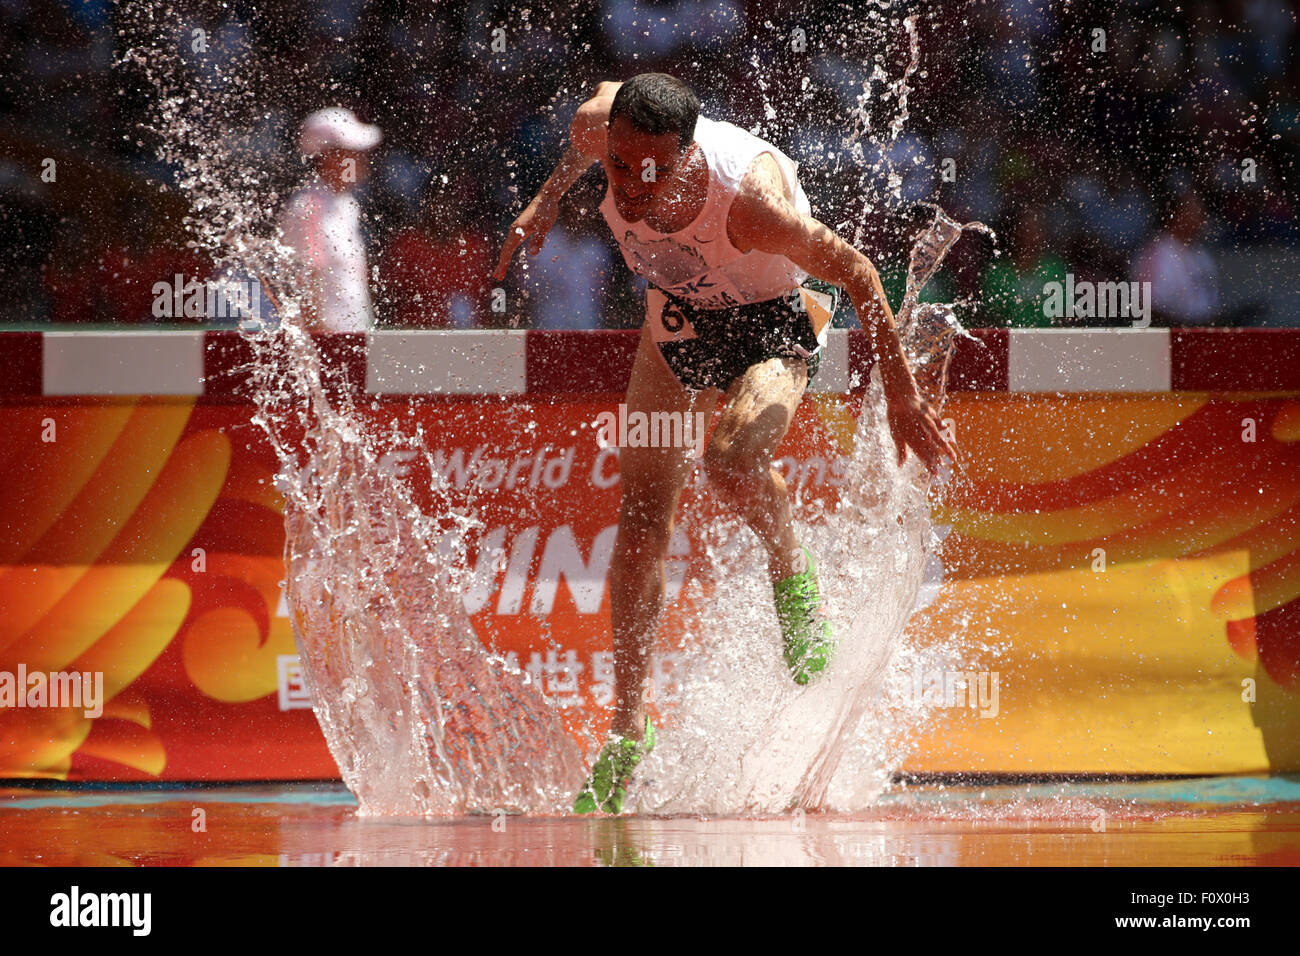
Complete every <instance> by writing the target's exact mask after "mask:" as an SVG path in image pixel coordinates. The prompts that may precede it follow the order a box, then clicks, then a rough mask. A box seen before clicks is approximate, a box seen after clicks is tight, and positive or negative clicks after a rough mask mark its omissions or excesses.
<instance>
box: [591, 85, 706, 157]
mask: <svg viewBox="0 0 1300 956" xmlns="http://www.w3.org/2000/svg"><path fill="white" fill-rule="evenodd" d="M620 116H626V117H627V119H628V122H629V123H631V124H632V125H633V127H635V128H636V129H638V130H640V131H641V132H642V133H648V134H649V135H651V136H660V135H662V134H663V133H676V134H677V148H678V149H685V148H686V147H687V146H690V145H691V140H693V139H694V138H695V121H696V120H697V119H699V116H700V98H699V97H698V96H696V95H695V92H694V91H693V90H692V89H691V88H690V87H689V86H687V85H686V84H685V83H683V82H682V81H681V80H679V79H677V77H675V76H669V75H668V74H667V73H638V74H637V75H636V76H634V77H632V79H630V80H628V81H627V82H626V83H624V84H623V85H622V86H620V87H619V88H618V92H617V93H615V94H614V102H613V104H611V105H610V108H609V125H610V126H613V125H614V120H615V119H617V118H618V117H620Z"/></svg>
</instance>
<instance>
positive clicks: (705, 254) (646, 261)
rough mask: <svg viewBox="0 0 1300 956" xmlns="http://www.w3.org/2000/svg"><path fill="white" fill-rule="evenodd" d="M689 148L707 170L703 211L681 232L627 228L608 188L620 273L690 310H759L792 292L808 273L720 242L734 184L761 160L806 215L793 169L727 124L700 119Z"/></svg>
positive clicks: (606, 211)
mask: <svg viewBox="0 0 1300 956" xmlns="http://www.w3.org/2000/svg"><path fill="white" fill-rule="evenodd" d="M695 141H696V142H697V143H699V144H700V150H701V151H702V152H703V153H704V158H705V160H706V161H707V162H708V165H709V195H708V199H707V200H706V201H705V203H704V208H703V210H701V211H700V214H699V215H698V216H696V218H695V221H694V222H692V223H691V224H690V225H689V226H687V227H686V228H685V229H681V230H679V231H677V232H674V233H662V232H658V231H656V230H654V229H652V228H650V227H649V226H648V225H646V223H645V220H644V219H643V220H641V221H640V222H628V221H627V220H626V219H624V218H623V217H622V216H620V215H619V214H618V210H617V209H616V208H615V206H614V196H613V193H612V192H611V191H610V189H609V188H608V187H606V189H605V198H604V200H603V201H602V202H601V204H600V211H601V213H602V214H603V215H604V216H605V221H606V222H608V223H609V228H610V230H611V231H612V232H613V233H614V238H615V239H617V240H618V244H619V247H620V248H621V249H622V250H623V258H624V260H626V262H627V266H628V268H629V269H631V270H632V271H633V272H635V273H636V274H637V275H640V276H644V277H645V278H646V279H648V280H649V281H650V282H652V283H653V284H654V285H656V286H658V287H659V288H660V289H663V290H664V291H665V292H668V293H670V294H672V295H675V296H677V297H678V298H680V299H685V300H686V301H687V302H689V303H690V304H691V305H694V306H697V307H699V308H704V309H725V308H728V307H729V306H733V305H748V304H749V303H751V302H765V301H767V300H768V299H775V298H778V297H780V296H783V295H785V294H787V293H789V292H791V291H792V290H793V289H794V288H795V287H796V286H798V285H799V283H801V282H802V281H803V280H804V279H806V278H807V277H808V273H807V272H805V271H804V270H803V269H800V268H799V267H798V266H797V265H795V264H794V263H793V262H791V261H790V260H789V259H787V258H786V257H785V256H778V255H773V254H771V253H768V252H759V251H758V250H756V249H755V250H751V251H750V252H741V251H740V250H739V249H737V248H736V247H735V246H733V245H732V244H731V240H730V239H729V238H728V237H727V215H728V213H730V211H731V202H732V200H733V199H735V198H736V193H737V192H738V191H739V189H740V183H741V180H743V179H744V178H745V173H747V172H749V167H750V164H751V163H753V161H754V158H755V157H756V156H758V155H759V154H760V153H771V154H772V155H773V156H774V157H776V161H777V164H778V165H779V166H780V167H781V171H782V172H783V173H784V174H785V178H786V182H787V183H788V184H789V185H790V187H791V191H792V192H793V193H794V200H795V201H794V206H795V208H796V209H797V210H799V212H801V213H804V214H805V215H811V214H812V207H811V206H810V205H809V204H808V197H807V196H806V195H804V191H803V187H802V186H800V185H799V179H798V175H797V173H798V164H797V163H795V162H794V161H793V160H791V159H790V157H788V156H786V155H785V153H783V152H781V151H780V150H779V149H777V148H776V147H775V146H773V145H772V144H770V143H768V142H765V141H764V140H761V139H759V138H758V137H757V136H755V135H754V134H752V133H750V132H747V131H746V130H743V129H741V128H740V127H739V126H735V125H733V124H731V123H726V122H720V121H715V120H711V119H708V118H706V117H704V116H701V117H699V119H698V121H697V122H696V124H695Z"/></svg>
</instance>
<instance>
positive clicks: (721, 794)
mask: <svg viewBox="0 0 1300 956" xmlns="http://www.w3.org/2000/svg"><path fill="white" fill-rule="evenodd" d="M123 12H124V21H125V22H126V23H127V24H129V25H130V26H131V28H132V35H133V38H134V42H133V44H132V45H131V46H130V48H129V49H128V52H127V53H126V55H125V56H124V57H123V59H122V65H123V66H124V67H129V68H133V69H138V70H140V71H142V72H143V74H144V75H145V76H146V78H147V79H148V80H149V81H150V83H152V84H153V87H154V89H155V90H156V92H157V107H158V109H157V123H156V125H155V127H154V130H155V132H156V133H157V135H158V136H159V138H160V141H161V146H160V149H159V155H160V157H161V158H163V159H165V160H167V161H168V162H170V163H173V164H174V165H176V166H177V167H178V168H179V169H180V170H181V172H182V176H181V179H180V186H181V188H182V189H183V190H184V192H185V193H186V195H187V197H188V198H189V199H190V201H191V205H192V208H193V209H194V214H193V215H192V217H191V218H190V219H189V220H188V221H187V226H188V227H189V229H190V231H191V234H192V235H193V236H194V238H195V242H196V244H198V245H200V246H202V247H203V248H204V249H205V250H206V251H208V252H209V253H210V254H211V255H212V257H213V258H214V260H216V262H217V263H218V265H219V266H221V265H234V266H238V267H241V268H243V269H246V270H247V271H249V272H250V273H253V274H256V275H258V276H261V277H263V284H264V287H265V291H266V293H267V294H268V296H269V297H270V298H273V299H274V300H275V304H276V310H277V313H278V318H279V324H278V326H276V327H272V326H271V325H269V324H268V325H263V326H257V327H253V328H251V329H249V330H247V332H246V335H245V342H246V344H247V346H248V348H249V350H250V352H251V356H252V360H251V361H250V363H249V364H248V366H247V368H246V369H245V371H246V372H247V373H248V375H249V381H250V384H251V386H252V394H253V401H254V404H255V406H256V412H255V414H254V416H253V423H254V424H255V425H257V426H258V427H259V428H261V429H262V431H263V432H264V434H265V436H266V438H267V441H268V443H269V444H270V446H271V448H272V449H273V450H274V451H275V454H276V456H277V459H278V461H279V463H280V470H279V474H278V475H277V479H276V483H277V487H278V488H279V490H280V492H281V494H282V496H283V498H284V513H285V551H284V557H285V567H286V584H285V586H286V592H287V600H288V604H289V607H290V611H291V619H292V624H293V630H294V635H295V640H296V642H297V645H298V648H299V651H300V656H301V660H302V667H303V671H304V677H305V680H306V683H307V685H308V687H309V689H310V691H311V693H312V699H313V702H314V709H315V713H316V716H317V719H318V720H319V722H320V725H321V729H322V732H323V733H324V736H325V739H326V742H327V744H328V745H329V748H330V751H331V753H332V754H333V755H334V757H335V759H336V761H337V763H338V766H339V769H340V773H341V774H342V776H343V779H344V782H345V783H346V784H347V786H348V787H349V788H350V789H351V790H352V792H353V793H354V794H356V796H357V797H358V799H359V801H360V803H361V812H362V813H363V814H403V815H454V814H463V813H469V812H488V811H492V810H497V809H504V810H513V811H519V812H531V813H554V812H559V811H563V810H566V809H567V808H568V806H569V801H570V800H571V799H572V795H573V793H574V792H575V790H576V789H577V786H578V785H579V784H580V782H581V779H582V777H583V775H584V772H585V769H586V765H587V761H588V760H589V759H590V757H591V754H590V753H587V754H584V753H583V752H582V751H581V748H580V747H579V746H578V744H577V743H576V741H575V738H574V737H572V736H570V734H569V733H568V732H567V731H566V728H565V724H564V721H563V720H561V715H560V711H559V709H558V708H557V707H556V706H554V704H553V702H552V701H550V700H549V699H548V698H547V697H546V696H545V695H544V694H543V693H542V691H541V689H540V688H539V687H538V685H537V683H536V682H535V681H534V680H532V679H531V677H530V676H529V675H527V674H523V673H521V672H520V671H519V670H518V668H515V667H513V666H511V665H509V664H507V662H506V661H505V659H504V658H503V657H502V656H501V655H500V654H499V653H497V652H496V650H495V649H494V648H493V647H491V646H489V645H488V644H486V643H485V642H484V641H483V640H482V639H481V638H480V636H479V635H476V634H475V632H474V628H473V625H472V622H471V621H470V619H469V616H468V614H467V613H466V611H465V608H464V603H463V598H462V595H463V594H465V593H466V591H467V590H469V589H470V588H472V587H473V586H474V585H475V583H476V581H478V580H480V578H479V575H481V574H484V573H489V572H490V571H491V569H485V568H478V567H476V568H473V569H471V568H470V566H469V562H468V560H467V556H468V555H469V554H470V553H479V554H482V553H483V550H484V549H483V548H482V547H481V545H482V540H481V538H482V533H483V531H484V528H485V522H484V521H483V519H482V517H481V516H480V514H479V513H478V511H477V509H476V508H475V505H474V502H473V501H469V502H466V501H465V500H464V498H463V496H459V497H458V496H457V495H456V494H455V493H454V489H452V488H451V487H449V486H448V485H447V483H446V482H445V480H443V479H441V478H440V477H439V476H440V472H439V469H437V468H433V467H431V468H430V472H431V474H432V475H433V476H434V487H433V488H432V489H431V495H432V505H428V504H426V505H425V506H424V507H423V508H422V507H421V506H420V504H419V503H417V501H416V500H414V498H413V496H412V493H411V490H410V489H409V487H408V486H407V485H406V483H405V482H404V481H402V480H399V478H398V477H397V475H396V474H395V473H394V472H393V471H391V470H387V469H385V468H384V467H382V465H381V459H382V457H383V454H384V453H385V452H387V451H390V450H392V449H394V448H399V447H400V448H405V449H407V450H410V451H413V452H415V453H416V454H418V455H422V456H424V458H425V459H426V461H430V460H431V458H432V455H431V453H430V451H429V449H428V448H427V447H426V445H425V442H424V436H423V433H422V431H421V430H419V429H418V428H417V429H416V432H415V434H413V435H412V434H406V433H403V432H402V431H401V430H400V429H399V428H397V426H396V425H394V427H393V429H392V431H391V433H389V434H382V433H381V432H380V430H379V429H377V428H375V427H374V426H373V425H371V424H368V423H367V421H366V419H365V417H364V416H363V414H362V413H361V411H360V410H359V409H358V408H357V407H356V406H355V405H354V403H353V401H352V400H351V398H350V397H349V391H348V389H346V388H337V387H336V386H337V384H338V382H337V381H336V380H335V378H336V376H337V374H338V373H337V372H332V371H330V369H329V368H328V367H327V363H326V362H324V361H323V359H322V356H321V354H320V353H319V351H318V350H317V348H316V346H315V343H314V342H313V340H312V338H311V337H310V336H309V335H307V334H306V333H305V332H304V331H303V330H302V328H301V321H302V312H301V309H300V307H299V298H300V293H301V283H300V282H299V281H298V279H297V278H296V275H297V274H296V272H295V269H294V267H293V261H292V255H291V253H290V251H289V250H287V249H286V248H285V247H284V246H283V244H282V243H280V241H279V239H278V237H277V235H276V232H275V230H274V228H273V220H272V219H271V217H270V213H269V210H270V209H271V208H272V207H273V206H274V205H275V202H276V199H277V197H276V195H275V192H274V189H273V188H272V187H271V185H270V184H271V183H273V182H275V181H276V180H277V177H279V178H283V176H284V171H283V170H268V169H266V168H264V167H263V166H262V165H260V164H262V163H264V162H265V160H264V159H263V158H262V157H261V156H260V155H258V154H257V153H256V152H255V151H252V150H244V149H241V148H240V147H239V145H238V144H239V137H238V136H237V135H235V134H234V133H232V132H231V130H232V129H234V128H238V119H239V117H247V116H252V115H256V112H257V107H256V95H255V91H256V89H257V85H258V84H257V82H256V79H255V77H256V64H255V63H252V62H250V61H248V60H247V59H244V60H236V62H235V63H234V66H233V68H232V69H231V71H230V73H228V74H224V75H223V74H221V73H220V71H218V74H217V76H216V79H215V80H211V81H210V82H207V83H206V84H199V83H197V82H195V83H194V84H193V85H189V86H187V81H186V73H185V68H184V65H183V64H182V63H181V62H180V61H179V59H178V58H177V57H176V56H175V54H174V53H169V52H168V51H169V50H174V49H175V48H176V46H175V44H174V43H172V42H170V41H164V40H160V39H159V38H160V37H162V36H164V35H172V36H174V35H175V34H176V30H177V28H178V26H179V23H178V21H177V19H176V16H175V15H174V14H171V13H168V12H165V11H159V10H157V9H156V8H154V7H151V6H149V5H147V4H144V3H127V4H125V5H124V8H123ZM908 36H909V40H910V42H911V45H912V53H913V56H912V62H911V64H910V65H909V67H908V68H907V71H906V72H905V74H904V76H903V77H902V78H901V80H898V81H895V82H894V83H892V84H891V85H890V88H889V89H890V95H892V96H893V97H894V98H895V99H896V102H897V103H898V105H899V108H900V114H899V116H898V117H896V118H895V120H894V121H893V122H892V123H891V124H890V126H889V127H888V130H889V132H888V134H887V135H888V136H889V137H891V138H896V137H897V136H898V134H899V132H900V131H901V129H902V123H903V121H905V119H906V96H907V91H908V85H907V81H908V78H909V77H910V76H911V75H912V72H913V71H914V70H915V68H916V62H917V60H916V50H917V40H916V34H915V29H914V25H913V24H912V23H911V21H910V19H909V22H908ZM882 76H883V74H882V73H881V68H880V66H879V64H876V65H875V71H874V72H873V74H872V79H873V80H876V79H880V78H881V77H882ZM884 78H885V79H887V77H884ZM869 95H870V82H869V83H868V85H867V87H866V91H865V93H864V96H865V97H867V98H868V99H869ZM865 102H866V101H865V100H864V101H863V103H862V106H863V109H864V110H865ZM863 115H864V116H865V113H864V114H863ZM869 134H870V126H869V124H866V125H864V126H863V127H862V128H861V129H860V130H858V131H856V132H855V134H854V138H853V140H852V141H851V144H850V145H851V147H852V148H853V149H860V146H861V143H860V142H859V141H858V140H859V139H860V137H861V136H863V135H869ZM893 188H894V191H895V193H896V192H897V186H896V184H895V185H894V187H893ZM864 195H866V196H868V197H869V196H871V195H872V193H871V191H870V190H869V189H864ZM867 208H868V209H870V208H871V206H870V201H869V200H868V207H867ZM977 225H978V224H971V226H970V227H969V228H975V227H976V226H977ZM953 226H956V224H955V223H953V222H952V220H950V219H948V218H947V217H946V216H943V215H942V211H938V215H937V216H936V220H935V223H934V225H932V226H931V227H930V228H929V229H928V230H926V231H925V232H924V233H923V234H922V236H921V237H920V238H919V240H918V242H917V243H916V244H915V246H914V249H913V264H914V266H915V269H914V270H913V272H910V273H909V282H908V293H909V298H907V299H905V302H904V306H903V308H902V310H900V318H901V324H900V328H901V330H902V332H903V336H904V345H905V349H906V351H907V354H908V356H909V359H910V360H911V361H912V362H913V364H914V365H915V367H916V368H917V369H918V371H919V373H921V374H919V375H918V377H919V378H922V379H923V381H924V382H925V384H924V386H923V387H925V388H926V389H927V390H928V394H930V395H931V397H932V398H935V397H937V398H938V400H939V401H940V402H942V399H943V393H944V388H945V385H946V383H945V374H946V368H947V362H948V356H949V355H950V352H951V347H952V339H953V336H954V335H958V334H961V329H960V324H959V323H957V321H956V318H955V316H953V315H952V314H951V310H948V311H947V312H944V311H942V307H941V308H940V310H939V311H936V310H935V309H934V308H933V307H931V306H928V305H927V306H918V305H917V304H916V296H917V294H919V291H920V288H921V287H922V286H923V285H924V284H925V282H926V281H927V280H928V279H929V277H930V275H932V274H933V272H934V270H935V269H937V268H938V264H939V262H940V260H941V259H942V258H943V255H944V254H945V253H946V251H947V249H948V248H950V247H951V245H952V243H953V242H955V241H956V236H959V235H960V234H961V230H962V229H963V228H968V227H960V226H958V227H956V230H957V231H956V235H954V234H953V232H952V228H953ZM930 370H938V371H939V374H938V375H937V376H933V375H932V374H930ZM892 460H893V447H892V439H891V438H890V436H889V432H888V428H887V426H886V424H885V414H884V396H883V391H882V389H881V384H880V379H879V375H878V373H877V372H873V375H872V378H871V381H870V383H869V388H868V392H867V396H866V400H865V402H864V404H863V410H862V413H861V415H860V416H859V419H858V422H857V427H856V433H855V435H854V440H853V442H852V450H851V452H850V453H849V455H848V460H847V463H846V465H847V469H846V470H847V473H848V475H849V477H850V481H849V483H848V484H847V485H846V486H845V487H844V489H843V490H842V493H841V495H840V500H839V502H838V504H837V505H836V506H835V507H834V509H832V510H831V511H830V513H818V514H815V515H813V514H808V513H805V514H803V515H801V526H800V529H799V530H800V533H801V537H802V538H803V540H804V541H805V542H807V543H808V544H809V545H810V547H811V548H812V549H813V551H814V553H815V554H816V555H818V556H819V558H820V562H821V570H822V582H823V587H824V589H825V591H826V594H827V598H828V602H829V604H830V606H831V610H832V614H833V617H834V619H835V620H836V622H837V627H838V629H839V630H838V637H839V639H840V644H841V650H840V652H839V655H838V657H837V659H836V661H835V663H834V665H833V666H832V668H831V669H830V670H829V671H828V672H827V673H826V674H825V675H823V677H822V678H820V679H819V680H818V681H816V682H814V684H813V685H811V686H810V687H808V688H798V687H796V686H795V685H793V684H791V682H790V680H789V677H788V674H787V673H786V672H785V669H784V665H783V663H782V662H781V658H780V654H779V652H778V651H777V648H779V646H780V645H779V637H778V634H777V630H776V622H775V615H774V614H773V613H772V610H771V604H770V594H769V593H766V583H765V582H764V581H763V574H762V571H763V568H761V567H759V565H758V563H757V562H758V556H759V555H760V554H761V548H759V547H758V546H757V543H756V542H755V541H753V540H750V539H748V538H746V535H748V534H749V532H748V531H747V530H745V529H743V528H742V527H741V526H740V525H739V524H738V523H737V522H736V521H734V520H732V519H722V520H719V521H716V522H713V523H711V524H708V525H706V526H704V527H702V528H700V537H701V538H702V540H703V541H704V542H705V546H706V550H707V554H708V557H709V563H710V564H711V565H712V567H713V568H714V581H713V583H712V591H711V598H710V600H709V601H707V602H697V603H700V604H702V605H704V606H705V607H706V608H707V610H706V611H705V612H704V613H702V614H701V616H700V619H699V620H697V621H696V622H695V624H694V629H693V633H692V634H691V635H689V638H690V640H691V643H693V645H694V646H695V647H696V648H698V649H699V650H697V652H696V653H694V654H693V656H692V657H691V659H690V663H689V664H687V665H686V671H685V675H684V676H685V684H686V686H687V688H688V700H687V701H686V702H685V703H684V704H682V705H681V706H680V707H679V708H677V709H676V710H675V712H673V713H672V714H671V715H670V722H669V728H670V732H669V733H666V734H665V735H664V737H663V738H662V739H663V743H662V744H661V746H660V748H659V749H658V750H656V752H655V753H654V754H652V756H651V757H650V758H649V759H648V760H647V761H646V762H645V763H644V764H643V770H642V772H641V775H640V780H639V785H638V788H637V790H635V791H634V797H636V799H637V801H638V806H639V807H640V808H641V809H643V810H650V811H654V812H662V813H679V812H688V813H719V814H722V813H740V812H780V811H783V810H786V809H789V808H792V807H799V808H817V807H824V808H836V809H852V808H855V807H861V806H864V805H866V804H868V803H870V802H871V801H872V800H874V799H875V797H876V796H877V795H878V794H879V792H880V790H881V789H882V788H883V787H884V786H885V784H886V783H887V781H888V779H889V776H890V774H891V773H892V771H893V770H894V769H895V768H896V767H897V766H898V765H899V760H900V759H901V758H900V755H901V754H903V753H905V751H906V746H907V744H906V738H907V737H908V732H909V731H911V730H914V729H915V727H916V726H917V724H918V722H919V721H920V720H922V719H923V717H924V707H923V706H922V704H921V703H920V702H919V701H911V702H906V701H905V702H904V703H902V704H901V705H900V703H899V695H898V694H897V689H898V687H899V686H900V684H899V682H900V681H901V680H905V679H906V677H905V675H906V671H907V668H908V666H909V664H910V663H911V661H913V660H915V659H917V657H918V655H920V654H921V652H919V651H916V650H915V649H913V648H910V647H909V646H908V645H907V642H906V641H905V639H904V631H905V627H906V624H907V621H908V619H909V617H910V615H911V613H912V610H913V608H914V607H915V604H916V600H917V596H918V594H919V592H920V589H921V586H922V583H923V580H924V575H925V571H926V567H927V564H928V562H929V561H930V559H931V558H932V556H933V549H934V546H935V544H936V539H935V536H934V534H933V531H932V529H931V526H930V521H929V502H928V500H927V492H928V489H929V484H928V480H927V478H926V476H925V474H924V471H923V469H922V468H921V466H920V464H919V462H917V461H916V459H915V458H912V459H911V460H910V461H909V463H908V465H907V466H906V467H904V468H902V469H897V468H894V467H893V466H892V464H891V462H892ZM686 520H689V517H688V518H687V519H686ZM885 582H887V586H886V584H885ZM691 587H693V588H695V589H696V592H697V594H702V593H703V590H702V584H701V583H700V582H695V583H694V584H692V585H691ZM583 735H584V736H586V737H587V738H588V739H589V740H591V741H593V742H598V737H597V735H596V734H595V733H594V732H593V730H592V728H591V727H590V724H589V725H588V726H587V727H586V729H585V730H584V731H583Z"/></svg>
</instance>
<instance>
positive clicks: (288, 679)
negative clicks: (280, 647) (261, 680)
mask: <svg viewBox="0 0 1300 956" xmlns="http://www.w3.org/2000/svg"><path fill="white" fill-rule="evenodd" d="M275 672H276V685H277V687H278V688H279V692H280V693H279V697H280V709H281V710H311V692H310V691H308V690H307V684H306V682H305V681H304V680H303V678H302V662H301V661H299V660H298V655H297V654H281V655H279V656H278V657H276V659H275Z"/></svg>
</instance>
